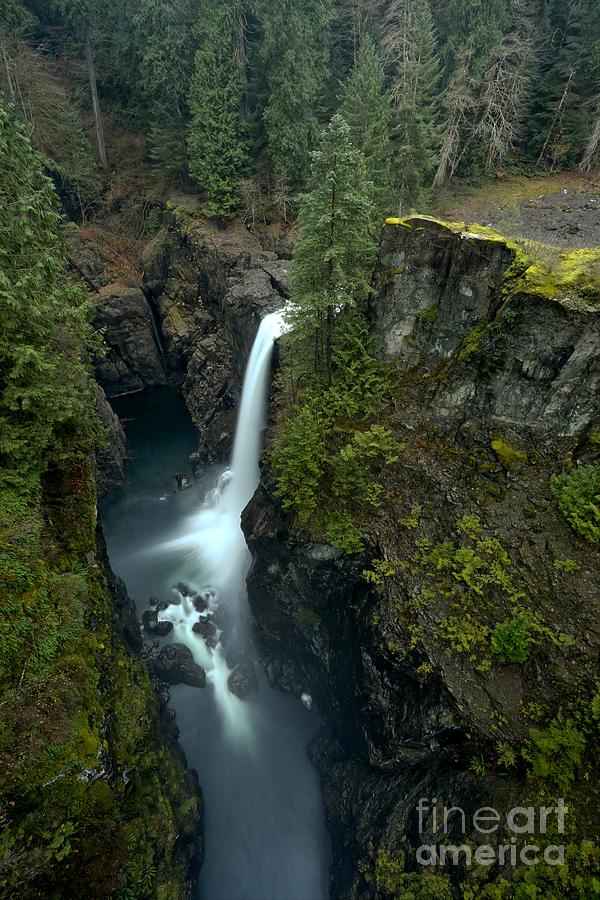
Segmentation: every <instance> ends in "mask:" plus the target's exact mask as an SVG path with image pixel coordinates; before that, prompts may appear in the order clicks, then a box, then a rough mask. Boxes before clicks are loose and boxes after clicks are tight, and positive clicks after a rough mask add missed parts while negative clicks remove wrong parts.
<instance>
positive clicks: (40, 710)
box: [0, 464, 198, 900]
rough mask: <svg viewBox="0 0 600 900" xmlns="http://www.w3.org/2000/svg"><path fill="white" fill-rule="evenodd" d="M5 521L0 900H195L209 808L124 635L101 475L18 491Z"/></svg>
mask: <svg viewBox="0 0 600 900" xmlns="http://www.w3.org/2000/svg"><path fill="white" fill-rule="evenodd" d="M0 514H1V526H0V558H1V563H2V565H1V570H2V579H3V584H2V590H3V601H4V603H5V604H6V608H7V609H10V616H9V617H7V619H6V622H5V626H4V628H3V631H2V638H3V640H2V642H1V643H0V679H1V682H0V683H1V687H2V695H3V697H2V703H1V704H0V766H1V767H2V772H3V783H2V798H1V799H2V801H3V808H5V809H9V814H8V817H7V821H6V823H5V827H4V831H3V839H4V849H5V852H6V854H7V855H6V856H5V865H4V866H3V867H2V869H1V871H0V894H2V896H15V897H16V896H38V895H39V896H41V895H42V894H43V895H44V896H52V897H54V896H56V897H59V896H60V897H63V896H64V897H71V896H73V897H75V896H93V897H105V896H106V897H108V896H118V895H119V892H120V891H121V888H123V889H127V890H129V888H130V887H131V889H132V890H133V888H134V887H135V889H136V890H137V889H138V888H140V886H141V887H143V892H142V893H137V894H134V895H133V896H139V897H142V896H143V897H144V898H151V897H157V896H158V895H159V891H160V890H162V889H163V887H164V886H165V885H177V886H178V887H177V889H176V891H175V893H173V891H172V890H171V888H169V890H170V894H169V895H167V896H170V897H172V898H173V900H181V898H183V897H184V896H185V890H186V888H185V880H186V872H185V871H184V869H183V864H182V862H179V861H178V855H177V853H176V840H177V836H178V835H181V836H182V837H184V838H185V839H186V840H190V841H193V840H194V839H195V838H194V831H195V827H196V822H197V819H198V813H197V810H196V801H195V798H194V795H193V792H192V791H193V788H192V785H191V782H190V781H189V778H188V775H187V773H186V772H185V770H184V768H183V767H182V766H181V764H180V762H179V761H178V760H175V759H174V758H172V757H171V756H170V754H169V753H168V752H167V751H166V750H165V749H164V747H163V746H162V744H161V743H160V741H159V738H158V712H157V703H156V699H155V697H154V694H153V691H152V688H151V685H150V682H149V679H148V675H147V673H146V670H145V668H144V666H143V664H142V663H141V662H139V661H137V660H135V659H133V658H132V657H131V656H130V655H129V654H128V653H127V652H126V651H125V649H124V648H123V647H122V646H121V645H120V644H119V642H118V640H117V638H116V635H115V632H114V627H113V608H112V598H111V597H110V594H109V592H108V590H107V586H106V583H105V580H104V575H103V573H102V569H101V568H100V567H99V566H98V565H97V563H96V562H95V551H96V544H95V535H94V527H93V526H94V522H95V493H94V487H93V480H92V474H91V468H90V467H89V466H83V467H81V466H80V465H79V464H76V465H75V466H73V464H70V466H69V468H68V469H67V470H65V471H58V470H56V471H54V472H52V473H51V475H50V477H47V478H46V479H45V486H44V488H43V489H42V487H41V485H38V486H37V487H36V488H34V489H32V493H30V494H25V493H20V494H16V493H13V492H10V491H5V492H4V493H3V494H2V497H1V499H0ZM8 625H10V628H8V627H7V626H8ZM15 748H18V749H17V751H16V752H15ZM7 796H8V797H10V798H11V799H10V804H9V806H7V805H6V803H7ZM190 802H191V803H192V805H193V810H191V808H190V806H189V804H190ZM186 804H188V805H187V807H186ZM57 823H61V824H60V826H58V827H57ZM135 823H138V824H137V825H136V824H135ZM136 829H138V830H139V831H140V834H141V835H142V837H140V839H139V840H136V842H134V843H132V844H130V843H129V836H130V834H131V832H132V830H133V831H135V830H136ZM132 871H134V872H135V877H134V878H133V881H132V880H131V878H130V873H131V872H132ZM150 875H151V876H152V877H150ZM140 889H141V888H140Z"/></svg>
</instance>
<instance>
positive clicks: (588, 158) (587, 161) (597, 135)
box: [579, 106, 600, 172]
mask: <svg viewBox="0 0 600 900" xmlns="http://www.w3.org/2000/svg"><path fill="white" fill-rule="evenodd" d="M599 147H600V106H599V107H598V110H597V112H596V121H595V123H594V127H593V129H592V133H591V134H590V136H589V139H588V142H587V144H586V147H585V151H584V153H583V156H582V158H581V162H580V163H579V168H580V170H581V171H582V172H589V171H590V169H591V168H592V161H593V159H594V156H595V155H596V152H597V150H598V148H599Z"/></svg>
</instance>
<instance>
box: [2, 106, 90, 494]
mask: <svg viewBox="0 0 600 900" xmlns="http://www.w3.org/2000/svg"><path fill="white" fill-rule="evenodd" d="M0 169H1V170H2V181H1V183H0V232H1V233H2V245H1V246H0V301H1V304H0V310H1V311H0V324H1V326H2V333H3V341H2V344H1V345H0V383H1V384H2V393H1V394H0V469H6V468H8V467H13V468H14V469H16V470H18V471H20V472H25V471H27V472H30V473H32V475H33V473H35V474H36V475H37V474H39V472H40V471H43V470H44V468H45V467H46V466H47V465H48V463H49V462H50V461H51V460H52V459H57V458H58V457H59V456H60V455H62V454H63V453H64V447H62V446H60V445H59V444H57V440H56V435H57V433H58V432H59V431H60V432H61V433H72V434H77V433H81V432H85V430H86V429H89V428H91V424H90V423H91V419H90V415H89V412H88V409H89V405H90V403H89V398H90V391H91V386H90V382H89V380H88V377H87V373H86V370H85V366H84V365H83V363H82V360H81V353H82V347H85V345H86V343H89V344H91V343H92V336H91V329H90V328H89V325H88V324H87V315H88V305H87V298H86V296H85V294H84V293H83V292H82V291H81V290H80V289H79V288H78V287H76V286H75V285H74V284H73V283H72V282H71V281H70V280H69V278H68V277H67V274H66V264H67V249H66V244H65V241H64V239H63V237H62V234H61V230H60V215H59V213H58V209H57V202H56V195H55V193H54V189H53V186H52V183H51V182H50V180H49V179H48V178H47V177H46V176H45V175H44V174H43V170H42V161H41V159H40V157H39V156H38V155H37V154H36V153H35V151H34V150H33V148H32V147H31V144H30V142H29V141H28V139H27V138H26V136H25V134H24V131H23V128H22V127H21V125H20V124H18V123H17V122H16V120H15V119H14V117H13V116H12V115H11V114H10V113H8V112H7V111H6V110H5V109H2V108H0ZM70 452H76V449H75V450H71V451H70ZM6 477H7V478H8V477H10V478H12V480H14V476H8V474H6Z"/></svg>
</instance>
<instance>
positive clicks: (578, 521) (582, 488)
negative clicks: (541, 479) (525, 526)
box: [552, 466, 600, 544]
mask: <svg viewBox="0 0 600 900" xmlns="http://www.w3.org/2000/svg"><path fill="white" fill-rule="evenodd" d="M552 492H553V494H554V497H555V499H556V502H557V503H558V506H559V508H560V511H561V512H562V514H563V516H564V517H565V519H566V520H567V522H568V523H569V525H570V526H571V528H573V530H574V531H576V532H577V534H580V535H581V537H583V538H585V539H586V541H589V542H590V543H591V544H600V466H581V467H580V468H578V469H573V471H572V472H568V473H565V474H563V475H555V476H554V477H553V478H552Z"/></svg>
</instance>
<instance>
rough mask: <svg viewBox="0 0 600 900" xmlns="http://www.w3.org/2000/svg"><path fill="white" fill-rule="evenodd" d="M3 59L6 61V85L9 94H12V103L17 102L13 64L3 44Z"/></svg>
mask: <svg viewBox="0 0 600 900" xmlns="http://www.w3.org/2000/svg"><path fill="white" fill-rule="evenodd" d="M2 58H3V59H4V68H5V69H6V84H7V86H8V92H9V94H10V100H11V103H14V102H15V86H14V84H13V76H12V72H11V64H10V60H9V58H8V53H7V52H6V45H5V44H4V43H3V44H2Z"/></svg>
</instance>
